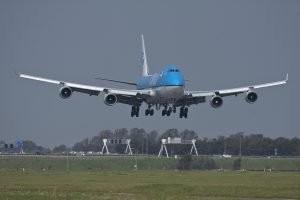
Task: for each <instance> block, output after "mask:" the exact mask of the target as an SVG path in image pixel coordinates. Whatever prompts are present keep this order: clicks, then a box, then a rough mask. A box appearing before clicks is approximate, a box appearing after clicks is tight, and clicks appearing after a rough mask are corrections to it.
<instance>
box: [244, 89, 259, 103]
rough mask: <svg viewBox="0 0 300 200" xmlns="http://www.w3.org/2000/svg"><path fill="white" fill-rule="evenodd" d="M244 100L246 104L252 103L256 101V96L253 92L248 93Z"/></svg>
mask: <svg viewBox="0 0 300 200" xmlns="http://www.w3.org/2000/svg"><path fill="white" fill-rule="evenodd" d="M245 100H246V101H247V102H248V103H254V102H255V101H256V100H257V94H256V93H255V92H253V91H248V92H247V93H246V96H245Z"/></svg>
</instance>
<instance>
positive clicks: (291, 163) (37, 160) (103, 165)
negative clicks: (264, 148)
mask: <svg viewBox="0 0 300 200" xmlns="http://www.w3.org/2000/svg"><path fill="white" fill-rule="evenodd" d="M135 159H136V158H135V157H123V158H121V157H69V158H68V164H69V170H132V169H133V166H134V165H135V162H136V161H135ZM213 159H214V160H215V162H216V164H217V166H218V168H222V169H225V170H226V169H227V170H231V169H232V165H233V162H234V160H235V159H237V158H213ZM176 161H177V160H175V159H174V158H170V159H167V158H159V159H158V158H156V157H138V158H137V163H138V168H139V169H143V170H164V169H174V166H175V163H176ZM267 167H272V169H273V170H277V171H300V158H247V157H245V158H242V164H241V168H242V169H245V170H253V171H263V169H264V168H267ZM20 168H25V169H29V170H40V169H42V168H45V169H50V170H66V169H67V157H46V156H39V157H34V156H33V157H28V156H1V157H0V169H20Z"/></svg>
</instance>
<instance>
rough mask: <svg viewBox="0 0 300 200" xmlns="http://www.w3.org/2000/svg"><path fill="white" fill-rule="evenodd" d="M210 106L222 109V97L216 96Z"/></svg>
mask: <svg viewBox="0 0 300 200" xmlns="http://www.w3.org/2000/svg"><path fill="white" fill-rule="evenodd" d="M210 105H211V107H213V108H220V107H221V106H222V105H223V99H222V97H220V96H218V95H215V96H213V97H212V98H211V100H210Z"/></svg>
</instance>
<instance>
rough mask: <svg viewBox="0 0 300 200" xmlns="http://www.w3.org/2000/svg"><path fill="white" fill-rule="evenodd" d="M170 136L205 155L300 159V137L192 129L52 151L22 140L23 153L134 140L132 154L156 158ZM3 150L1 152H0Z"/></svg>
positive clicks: (183, 150) (135, 133)
mask: <svg viewBox="0 0 300 200" xmlns="http://www.w3.org/2000/svg"><path fill="white" fill-rule="evenodd" d="M168 137H171V138H174V137H180V138H181V139H182V140H192V139H196V140H197V141H196V147H197V150H198V153H199V154H203V155H222V154H230V155H245V156H273V155H278V156H299V155H300V139H299V138H284V137H278V138H270V137H266V136H264V135H263V134H256V133H255V134H244V133H243V132H238V133H235V134H231V135H229V136H226V137H225V136H218V137H214V138H207V137H204V138H200V137H199V136H198V133H196V132H195V131H193V130H183V131H179V130H178V129H168V130H166V131H165V132H163V133H159V132H158V131H156V130H153V131H150V132H147V131H145V130H144V129H139V128H133V129H130V130H128V129H126V128H121V129H116V130H113V131H112V130H102V131H100V132H99V133H98V134H97V135H96V136H93V137H91V138H84V139H82V140H81V141H79V142H77V143H75V144H74V145H73V147H67V146H66V145H64V144H62V145H59V146H56V147H54V148H53V149H49V148H44V147H42V146H38V145H36V144H35V143H34V142H32V141H23V150H24V152H26V153H36V152H42V153H62V152H67V151H77V152H78V151H84V152H87V151H93V152H99V151H101V149H102V146H103V141H102V140H103V139H131V143H130V145H131V147H132V149H133V153H137V154H145V155H157V154H158V152H159V149H160V146H161V139H167V138H168ZM4 143H5V142H3V141H2V142H1V141H0V151H3V145H2V147H1V144H4ZM108 148H109V151H110V152H111V153H121V154H123V153H124V151H125V148H126V144H110V143H108ZM1 149H2V150H1ZM167 149H168V152H169V154H170V155H171V156H173V155H185V154H188V153H189V152H190V150H191V144H189V145H188V144H186V145H183V144H167Z"/></svg>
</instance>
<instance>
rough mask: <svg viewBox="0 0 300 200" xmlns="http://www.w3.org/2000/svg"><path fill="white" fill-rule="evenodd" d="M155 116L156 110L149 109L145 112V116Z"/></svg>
mask: <svg viewBox="0 0 300 200" xmlns="http://www.w3.org/2000/svg"><path fill="white" fill-rule="evenodd" d="M153 114H154V110H153V109H151V108H147V109H146V110H145V115H146V116H148V115H150V116H153Z"/></svg>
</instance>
